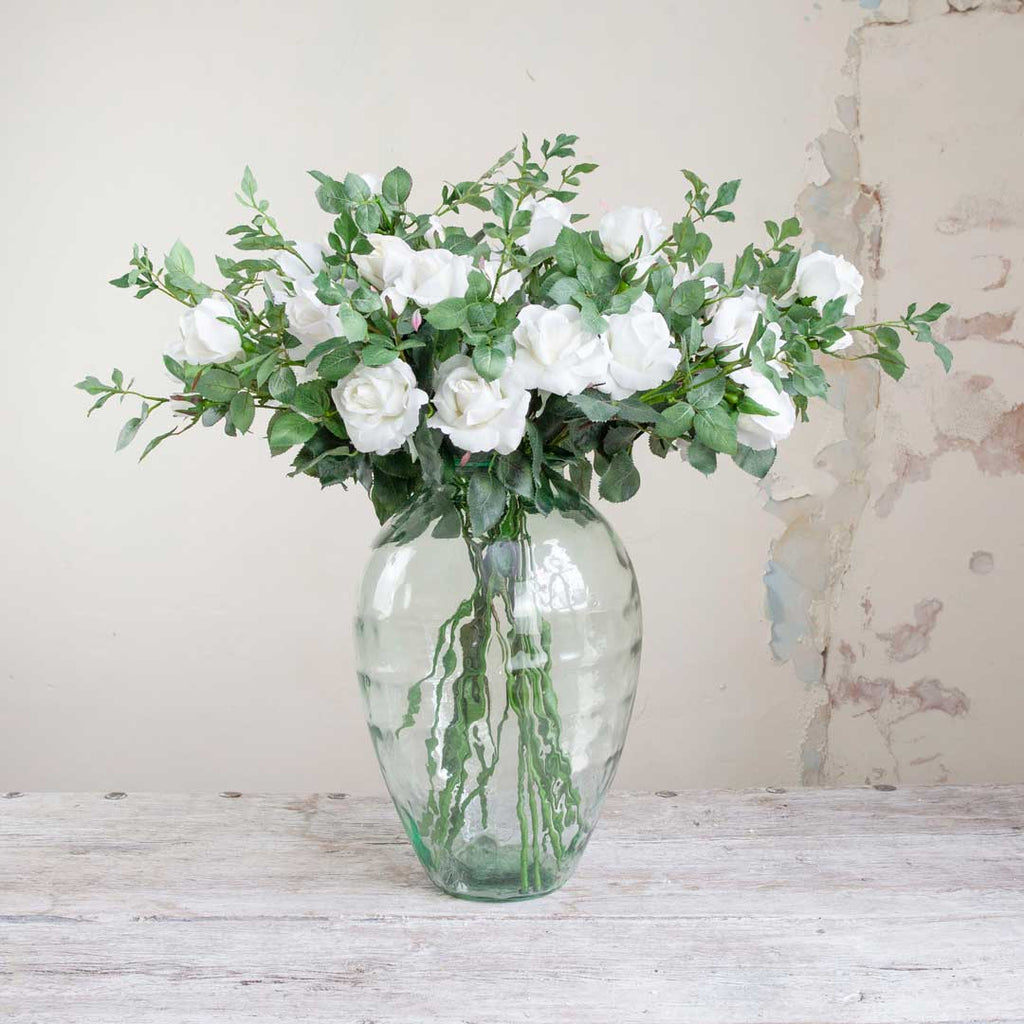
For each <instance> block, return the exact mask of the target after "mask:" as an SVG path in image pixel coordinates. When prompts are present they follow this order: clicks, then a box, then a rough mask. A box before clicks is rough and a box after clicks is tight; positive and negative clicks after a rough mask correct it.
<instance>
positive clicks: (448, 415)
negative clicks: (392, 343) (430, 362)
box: [430, 355, 530, 455]
mask: <svg viewBox="0 0 1024 1024" xmlns="http://www.w3.org/2000/svg"><path fill="white" fill-rule="evenodd" d="M433 402H434V409H435V412H434V415H433V416H432V417H431V419H430V425H431V426H432V427H437V429H438V430H441V431H442V432H443V433H445V434H447V435H448V436H449V437H450V438H451V441H452V444H454V445H455V446H456V447H457V448H461V449H462V450H463V451H467V452H490V451H495V452H498V453H499V454H500V455H508V454H509V453H510V452H514V451H515V450H516V448H518V447H519V442H520V441H522V439H523V434H524V432H525V431H526V411H527V409H528V408H529V406H530V393H529V392H528V391H526V390H525V389H524V388H523V386H522V385H521V384H520V383H519V382H518V380H516V378H515V377H514V376H513V375H512V373H511V372H509V371H506V372H505V373H504V374H502V375H501V377H499V378H498V379H497V380H491V381H487V380H484V379H483V377H481V376H480V374H479V373H477V372H476V370H475V369H474V368H473V360H472V359H470V358H469V356H461V355H459V356H452V357H451V358H450V359H446V360H445V361H444V362H443V363H442V364H441V365H440V366H439V367H438V370H437V384H436V387H435V389H434V398H433Z"/></svg>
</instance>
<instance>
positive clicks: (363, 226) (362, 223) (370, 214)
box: [352, 203, 381, 235]
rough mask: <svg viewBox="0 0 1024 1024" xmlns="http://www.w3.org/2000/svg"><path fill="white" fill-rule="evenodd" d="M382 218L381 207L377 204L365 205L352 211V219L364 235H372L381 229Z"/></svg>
mask: <svg viewBox="0 0 1024 1024" xmlns="http://www.w3.org/2000/svg"><path fill="white" fill-rule="evenodd" d="M380 218H381V215H380V207H379V206H378V205H377V204H376V203H364V204H363V205H362V206H357V207H356V208H355V209H354V210H353V211H352V219H353V220H354V221H355V222H356V227H358V228H359V230H360V231H361V232H362V233H363V234H364V235H372V234H373V233H374V232H375V231H376V230H377V229H378V228H379V227H380Z"/></svg>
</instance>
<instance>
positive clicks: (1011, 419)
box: [0, 0, 1024, 792]
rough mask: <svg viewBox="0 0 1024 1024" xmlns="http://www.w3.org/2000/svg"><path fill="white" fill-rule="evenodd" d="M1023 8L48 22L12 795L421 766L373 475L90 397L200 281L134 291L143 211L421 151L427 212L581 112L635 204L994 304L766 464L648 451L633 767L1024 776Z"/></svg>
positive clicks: (26, 271) (14, 293)
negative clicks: (367, 658)
mask: <svg viewBox="0 0 1024 1024" xmlns="http://www.w3.org/2000/svg"><path fill="white" fill-rule="evenodd" d="M1020 9H1021V3H1020V0H951V2H950V3H948V4H947V3H946V2H945V0H916V2H910V3H909V4H908V2H907V0H902V2H901V0H882V2H881V4H879V3H877V2H876V0H862V2H861V3H860V4H858V3H855V2H841V0H820V2H812V0H775V2H773V3H770V4H769V3H765V2H755V0H716V2H711V0H703V2H694V0H687V2H679V0H676V2H668V0H665V2H660V3H659V2H652V0H641V2H638V3H635V4H632V5H626V6H624V5H622V4H619V3H611V2H607V0H601V2H593V3H589V4H551V3H547V2H540V0H520V2H519V3H516V4H508V3H496V2H492V0H486V2H477V3H472V4H443V3H431V4H423V3H416V4H414V3H411V2H401V3H397V2H383V3H376V4H365V3H363V4H358V5H357V4H350V3H339V2H336V0H330V2H329V0H293V2H292V3H290V4H287V5H281V4H279V3H269V2H262V0H249V2H244V3H238V2H234V3H227V2H217V0H210V2H207V3H197V2H194V0H185V2H183V3H181V4H178V5H174V6H173V7H168V6H167V5H166V4H159V5H158V4H156V3H150V2H149V0H142V2H141V3H137V4H133V5H127V4H121V3H100V2H94V3H89V4H80V3H70V2H55V0H43V2H41V3H39V4H35V5H29V4H20V5H17V7H16V8H12V9H11V10H9V11H8V12H7V13H6V14H5V29H6V33H5V34H6V41H7V47H6V54H5V59H4V62H3V66H2V67H0V83H2V98H0V104H2V118H3V129H2V130H3V139H4V157H3V160H2V161H0V179H2V181H3V206H2V209H3V215H2V225H3V230H4V235H5V241H4V244H3V246H2V247H0V271H2V273H0V280H2V281H3V282H4V284H5V285H6V288H5V292H6V303H5V317H4V334H5V338H4V348H3V351H4V355H3V374H2V377H0V387H2V388H3V391H4V395H3V401H2V404H0V416H2V417H3V423H2V439H3V452H4V455H3V458H4V467H3V468H4V473H3V487H4V502H3V506H2V509H0V526H2V531H3V537H4V541H5V543H4V554H3V588H2V592H0V598H2V601H3V607H2V610H0V643H2V651H3V663H2V674H0V790H2V789H33V788H47V789H114V788H117V789H142V788H150V789H172V790H173V789H213V790H219V789H250V790H251V789H272V790H273V789H277V790H280V789H300V790H301V789H343V790H347V791H349V792H379V791H380V784H379V782H378V779H377V774H376V766H375V764H374V763H373V757H372V752H371V748H370V744H369V742H368V739H367V737H366V735H365V734H364V728H363V724H362V720H361V715H360V709H359V705H358V699H357V692H356V686H355V682H354V679H353V675H352V670H351V660H352V658H351V639H350V626H349V622H350V618H351V613H352V601H353V594H354V589H355V580H356V577H357V575H358V573H359V571H360V568H361V564H362V561H363V557H364V553H365V551H366V548H367V544H368V543H369V541H370V538H371V537H372V536H373V533H374V530H375V524H374V521H373V517H372V514H371V512H370V509H369V506H368V503H367V502H366V501H365V499H364V498H363V497H362V495H361V494H357V493H348V494H346V493H344V492H342V491H341V490H340V489H332V490H330V491H327V492H324V493H322V494H321V493H320V492H319V491H318V488H317V487H316V485H315V484H314V483H313V482H311V481H306V480H289V479H287V477H286V476H285V471H286V466H285V465H284V463H283V462H282V461H280V460H278V461H274V462H272V461H271V460H270V459H269V458H268V456H267V453H266V449H265V444H264V443H263V442H262V441H260V440H259V439H257V438H250V439H248V440H243V441H237V442H234V443H231V442H228V441H227V440H226V439H225V438H224V437H223V436H222V435H221V434H220V432H219V431H214V432H210V433H208V434H202V435H200V436H197V435H196V434H192V435H190V436H189V437H188V438H186V439H183V440H182V441H181V442H180V443H171V444H168V445H166V446H165V447H164V448H163V449H161V451H160V452H158V453H157V454H156V455H155V456H154V457H152V458H151V459H149V460H147V462H146V463H144V464H143V465H141V466H139V465H137V464H136V462H135V461H134V459H133V457H132V456H131V455H130V454H126V453H122V454H120V455H118V456H116V457H115V456H114V454H113V443H114V437H115V435H116V430H117V427H118V425H119V423H120V421H121V419H122V418H123V416H120V415H117V414H114V413H111V412H109V411H105V412H106V414H104V413H99V414H97V415H96V416H95V417H94V418H93V419H92V420H90V421H89V422H86V421H85V419H84V416H83V413H84V410H85V401H84V396H81V395H80V394H79V393H77V392H74V391H72V390H71V385H72V383H73V382H74V381H75V380H77V379H78V378H79V377H80V376H81V375H82V373H83V372H85V371H90V372H92V371H96V372H101V373H105V372H106V371H107V370H108V369H109V367H111V366H114V365H117V366H120V367H122V368H123V369H125V370H126V371H130V372H134V373H136V374H137V375H138V377H139V380H140V382H141V383H143V384H147V385H151V386H153V387H160V386H161V383H162V376H161V371H160V366H159V351H160V349H161V347H162V345H163V343H164V341H165V339H166V338H167V337H168V336H169V334H170V332H171V331H172V330H173V328H174V322H175V315H176V314H175V311H174V310H173V309H171V308H168V306H167V305H164V304H162V303H161V302H160V301H159V299H158V298H152V299H149V300H147V301H146V302H145V303H136V302H135V301H133V300H132V299H130V298H129V297H127V296H126V295H125V293H122V292H117V291H115V290H114V289H111V288H108V287H106V286H105V284H104V281H105V280H106V279H107V278H109V277H112V276H114V275H115V274H117V273H120V272H121V270H122V268H123V265H124V263H125V260H126V254H127V253H128V251H129V248H130V244H131V242H132V241H134V240H139V241H145V242H147V243H149V244H150V245H151V246H152V247H153V249H154V251H156V252H158V253H159V252H163V251H165V250H166V248H167V247H168V246H169V245H170V243H171V242H172V241H173V240H174V239H175V237H177V236H178V235H179V234H180V235H181V236H182V237H183V238H184V239H185V240H186V241H187V242H188V244H189V245H190V246H191V247H192V248H193V250H194V251H196V252H197V253H199V254H212V253H213V252H214V251H226V249H227V246H226V245H225V244H224V242H223V241H222V240H221V239H220V237H219V230H220V229H221V228H222V227H227V226H229V225H230V224H232V223H234V222H235V220H236V218H237V214H236V209H235V206H234V203H233V200H232V198H231V195H232V191H233V188H234V186H235V183H236V180H237V178H238V176H239V173H240V171H241V168H242V167H243V165H244V164H245V163H247V162H248V163H251V164H252V166H253V167H254V169H255V170H256V172H257V175H258V177H259V180H260V183H261V186H262V187H263V189H264V191H265V193H266V194H267V195H268V196H270V197H272V199H273V202H274V205H275V208H276V210H277V212H278V214H279V215H280V216H281V218H282V219H283V221H284V223H285V224H286V225H287V226H288V229H289V230H290V231H291V233H293V234H294V235H295V236H297V237H299V238H306V237H315V236H316V234H317V233H321V232H322V231H323V230H324V226H325V217H324V216H323V215H322V214H320V213H319V211H318V210H317V209H316V206H315V204H314V203H313V200H312V195H311V187H310V184H311V183H310V180H309V179H307V178H306V176H305V174H304V172H305V170H306V169H307V168H310V167H320V168H323V169H325V170H328V171H332V172H336V173H337V172H343V171H345V170H350V169H351V170H356V171H362V170H366V169H378V170H385V169H387V168H388V167H390V166H392V165H393V164H395V163H397V162H402V163H403V164H405V165H406V166H408V167H409V168H410V169H411V170H412V171H413V174H414V177H416V179H417V181H418V183H419V184H418V186H417V189H416V191H415V193H414V197H413V198H414V200H416V199H420V200H423V201H424V203H425V202H426V201H427V200H428V199H429V197H430V196H431V194H432V191H433V184H432V183H434V182H436V181H438V180H439V179H440V178H441V177H442V176H446V177H454V176H462V175H466V174H472V173H474V172H476V171H477V170H478V169H481V168H482V167H484V166H485V165H486V164H487V163H488V161H489V160H490V159H491V158H492V157H493V156H494V155H496V154H497V153H498V152H500V151H501V150H502V149H504V148H505V147H506V146H507V145H509V144H511V142H512V141H514V140H515V139H516V137H517V135H518V133H519V132H520V131H522V130H525V131H528V132H530V133H531V134H533V135H536V136H538V137H539V136H541V135H543V134H545V133H554V132H557V131H559V130H571V131H574V132H578V133H579V134H580V135H581V136H582V140H583V141H582V145H581V153H582V154H583V155H585V156H586V157H587V158H593V159H595V160H597V161H599V162H600V163H601V164H602V168H601V170H600V172H599V173H598V174H597V175H596V176H594V178H593V179H592V184H591V185H590V186H589V189H588V192H587V194H586V197H585V198H586V200H587V201H588V205H589V206H590V208H592V209H594V210H600V209H601V207H602V206H603V205H604V204H609V205H614V204H618V203H622V202H626V201H632V202H641V203H647V204H651V205H655V206H658V207H659V208H660V209H661V210H662V211H663V212H664V213H665V214H666V215H668V214H670V213H671V212H673V211H675V210H678V209H679V207H680V195H681V192H682V191H683V189H682V186H681V179H680V177H679V175H678V173H677V171H678V168H680V167H683V166H688V167H693V168H695V169H697V170H699V171H700V172H701V173H702V174H704V175H705V176H706V177H709V178H710V179H712V180H720V179H724V178H726V177H733V176H741V177H742V178H743V180H744V185H743V189H742V190H741V193H740V198H739V202H738V204H737V213H738V218H739V222H738V224H737V225H726V226H723V227H722V228H721V229H720V230H719V231H718V232H717V238H718V241H719V244H720V247H721V248H722V249H723V251H724V252H726V253H729V252H732V251H734V250H735V249H736V248H737V247H738V246H739V245H740V244H742V242H743V241H745V240H746V239H747V238H748V237H756V236H757V235H758V234H759V231H760V223H761V221H762V220H763V219H765V218H766V217H773V218H775V219H779V218H781V217H784V216H786V215H788V214H789V213H791V212H792V211H793V210H795V211H796V212H797V213H799V214H800V215H801V217H803V218H804V220H805V222H806V224H807V225H808V227H809V228H810V229H811V231H812V233H813V236H814V237H815V238H816V240H818V241H819V242H822V243H824V244H826V245H828V246H830V247H832V248H833V249H836V250H839V251H844V252H846V254H847V255H849V256H851V257H852V258H854V259H856V260H857V261H858V263H859V264H860V266H861V267H862V268H863V269H864V271H865V273H866V274H867V275H868V276H869V277H870V278H871V288H870V290H869V295H868V301H866V303H865V307H868V308H867V310H866V312H867V313H868V314H870V307H871V306H873V305H876V304H877V306H878V309H879V310H881V311H884V312H895V311H897V310H899V309H900V308H901V305H900V304H901V303H903V302H905V301H906V300H908V299H910V298H916V299H919V300H920V301H923V302H931V301H934V300H937V299H940V298H941V299H947V300H949V301H952V302H953V303H954V304H955V310H954V312H955V319H952V320H951V321H950V323H949V326H948V328H947V330H946V334H945V336H946V338H947V339H948V340H949V342H950V344H951V345H952V347H953V348H954V350H955V353H956V364H955V367H954V372H953V374H952V375H951V376H950V377H949V378H946V379H944V378H943V375H942V373H941V370H940V369H939V368H938V364H937V363H936V362H935V361H934V360H933V359H931V358H930V356H928V354H927V353H925V352H923V351H922V352H917V351H912V352H911V353H910V354H911V356H912V358H911V374H910V375H909V376H908V378H907V380H906V381H905V384H904V386H902V387H900V388H896V387H894V386H892V384H891V382H889V381H888V380H883V381H881V382H880V381H879V380H878V377H877V375H876V374H875V373H874V372H873V371H872V369H871V368H870V367H869V366H866V365H864V364H858V365H857V367H856V368H855V369H853V370H851V371H850V372H849V373H847V374H845V375H844V377H843V379H842V380H841V381H840V383H839V386H838V387H837V389H836V393H835V396H834V400H833V407H832V408H822V409H819V410H817V415H816V416H815V419H814V422H813V423H812V424H811V425H810V426H809V427H807V428H804V429H802V430H801V431H800V432H799V434H798V436H796V437H795V438H794V439H793V440H792V442H791V443H790V444H789V446H788V447H786V449H785V450H784V452H783V453H782V455H781V457H780V458H779V460H778V463H777V468H776V471H775V472H774V473H773V474H772V477H771V478H770V480H768V481H767V482H766V484H765V486H763V487H759V486H758V485H757V484H756V483H754V482H752V481H751V479H750V478H748V477H744V476H742V475H741V474H739V473H738V472H733V471H731V470H726V471H725V472H722V473H720V474H719V475H718V476H716V477H715V478H714V479H713V480H712V481H711V482H707V481H705V480H703V479H702V478H701V477H699V476H698V475H697V474H696V473H694V472H693V471H691V470H689V469H688V468H687V467H685V466H683V465H681V464H680V463H679V461H678V460H676V459H670V460H668V461H666V462H665V463H660V462H657V461H655V460H649V461H648V462H647V463H646V464H645V465H644V466H643V470H644V486H643V490H642V492H641V496H640V498H639V500H636V501H634V502H632V503H630V504H629V505H627V506H613V507H606V508H605V511H606V514H607V515H608V516H609V518H611V519H612V521H613V522H614V524H615V526H616V527H617V528H618V530H619V531H620V533H621V534H622V536H623V538H624V540H625V541H626V543H627V546H628V547H629V549H630V551H631V553H632V555H633V558H634V560H635V563H636V567H637V571H638V574H639V576H640V581H641V586H642V588H643V593H644V597H645V611H646V622H647V631H646V650H645V663H644V671H643V678H642V683H641V686H642V689H641V694H640V698H639V701H638V705H637V714H636V718H635V724H634V728H633V734H632V738H631V742H630V745H629V747H628V749H627V753H626V756H625V759H624V761H623V765H622V771H621V774H620V776H619V782H618V784H619V785H620V786H624V787H634V788H641V787H642V788H651V789H655V788H658V789H664V788H683V787H689V786H741V785H768V784H776V785H778V784H782V785H786V784H799V783H800V782H804V783H810V784H816V783H826V784H832V783H845V784H859V783H862V782H864V781H872V782H939V781H945V780H951V781H981V780H1011V779H1016V780H1021V779H1024V744H1022V743H1021V741H1020V732H1021V729H1020V726H1021V724H1022V721H1024V679H1022V671H1021V669H1020V667H1019V663H1020V658H1019V654H1018V651H1019V647H1020V637H1019V635H1020V626H1019V620H1020V585H1019V580H1020V579H1021V576H1022V569H1024V564H1022V563H1024V549H1022V542H1021V513H1022V509H1024V502H1022V498H1024V476H1022V472H1024V405H1022V404H1021V402H1022V398H1021V392H1022V388H1021V382H1022V380H1024V363H1022V360H1024V352H1022V351H1021V348H1022V344H1024V338H1022V336H1021V329H1020V327H1019V325H1016V324H1015V317H1016V316H1017V312H1018V307H1019V306H1020V305H1021V300H1022V284H1021V282H1022V280H1024V278H1022V274H1024V188H1022V185H1021V167H1022V166H1024V144H1022V138H1024V130H1022V129H1024V75H1022V74H1021V72H1020V66H1021V65H1020V54H1021V53H1024V14H1021V13H1020ZM627 16H629V17H630V19H631V20H630V21H628V22H627V21H626V18H627ZM201 269H203V270H205V271H206V272H207V273H208V274H211V275H212V273H213V271H214V267H213V264H212V258H209V257H207V256H203V257H202V261H201ZM862 308H863V307H862ZM669 524H670V525H671V530H669V529H667V526H668V525H669ZM766 570H768V575H767V577H765V575H764V574H765V572H766ZM766 581H767V589H766Z"/></svg>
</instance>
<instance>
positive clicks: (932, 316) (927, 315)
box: [914, 302, 950, 323]
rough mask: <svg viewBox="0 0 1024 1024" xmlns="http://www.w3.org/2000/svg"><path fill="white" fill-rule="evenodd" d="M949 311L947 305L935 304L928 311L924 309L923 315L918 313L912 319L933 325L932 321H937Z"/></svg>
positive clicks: (943, 303)
mask: <svg viewBox="0 0 1024 1024" xmlns="http://www.w3.org/2000/svg"><path fill="white" fill-rule="evenodd" d="M949 310H950V306H949V303H946V302H936V303H935V305H934V306H932V307H930V308H929V309H926V310H925V311H924V312H923V313H918V314H917V315H916V316H915V318H914V319H915V320H925V321H927V322H928V323H933V322H934V321H936V320H938V319H939V317H940V316H942V315H943V314H945V313H948V312H949Z"/></svg>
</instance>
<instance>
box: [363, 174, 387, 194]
mask: <svg viewBox="0 0 1024 1024" xmlns="http://www.w3.org/2000/svg"><path fill="white" fill-rule="evenodd" d="M359 177H360V178H362V179H363V181H365V182H366V185H367V187H368V188H369V189H370V191H371V192H372V193H373V194H374V195H375V196H379V195H380V187H381V184H382V180H381V178H379V177H378V176H377V175H376V174H373V173H372V172H371V171H363V173H362V174H360V175H359Z"/></svg>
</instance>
